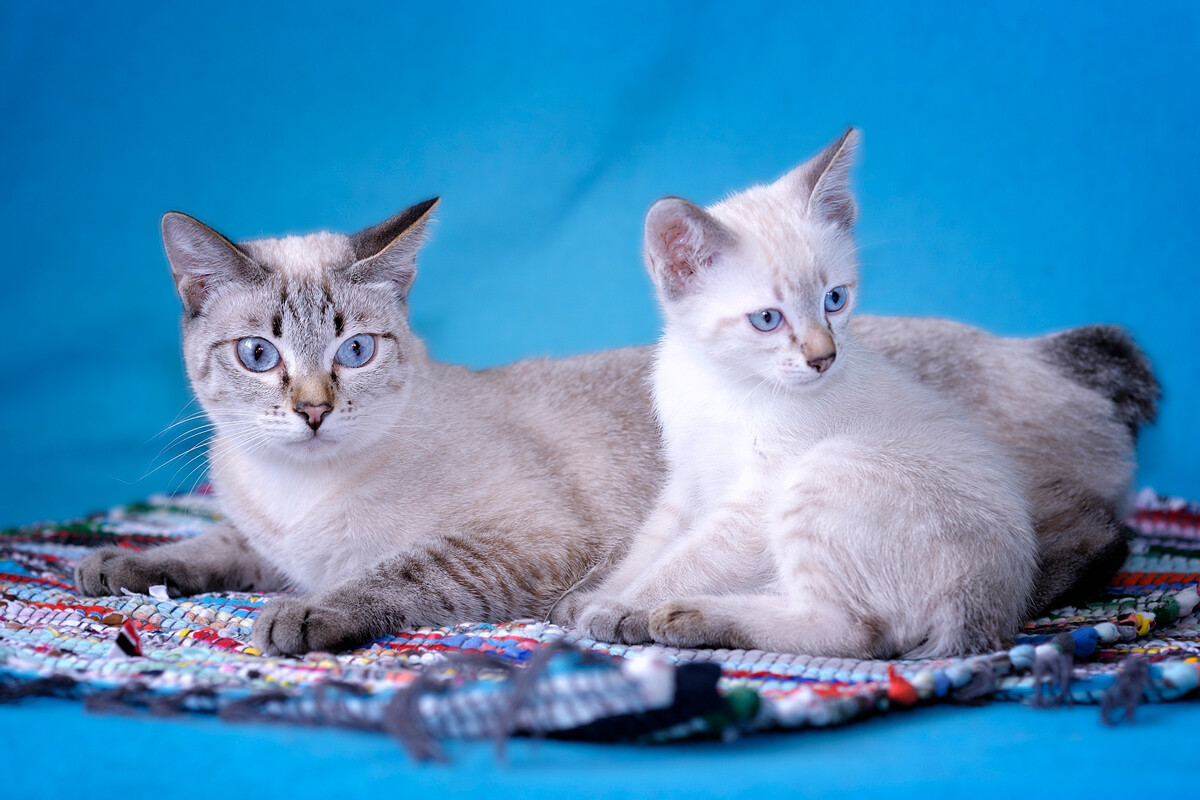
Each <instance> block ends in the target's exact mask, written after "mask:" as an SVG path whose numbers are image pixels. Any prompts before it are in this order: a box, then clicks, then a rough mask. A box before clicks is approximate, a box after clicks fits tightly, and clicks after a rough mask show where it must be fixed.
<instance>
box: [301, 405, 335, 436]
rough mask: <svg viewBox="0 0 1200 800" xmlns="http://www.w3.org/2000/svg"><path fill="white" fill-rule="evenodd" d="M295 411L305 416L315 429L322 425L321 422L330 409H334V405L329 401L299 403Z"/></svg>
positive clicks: (310, 425) (309, 424)
mask: <svg viewBox="0 0 1200 800" xmlns="http://www.w3.org/2000/svg"><path fill="white" fill-rule="evenodd" d="M295 411H296V413H297V414H300V415H301V416H303V417H304V421H305V423H307V424H308V427H310V428H312V429H313V430H314V431H315V430H316V429H317V428H319V427H321V423H322V422H323V421H324V420H325V417H326V416H327V415H328V414H329V412H330V411H333V406H331V405H329V403H297V404H296V408H295Z"/></svg>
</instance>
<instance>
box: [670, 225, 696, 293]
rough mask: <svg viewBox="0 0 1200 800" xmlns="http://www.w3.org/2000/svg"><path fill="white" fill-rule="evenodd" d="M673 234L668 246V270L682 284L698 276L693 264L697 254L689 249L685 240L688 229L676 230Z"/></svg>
mask: <svg viewBox="0 0 1200 800" xmlns="http://www.w3.org/2000/svg"><path fill="white" fill-rule="evenodd" d="M671 233H673V234H674V235H673V236H672V237H671V239H670V243H669V244H668V245H667V268H668V269H670V270H671V273H672V274H673V275H674V276H675V277H676V279H678V280H679V281H680V282H681V283H682V282H686V281H687V279H688V278H690V277H692V276H693V275H695V274H696V268H695V266H693V264H692V259H693V258H694V256H695V254H694V253H693V252H692V249H691V248H690V247H688V244H687V241H686V238H685V237H686V229H684V228H675V229H674V230H672V231H671Z"/></svg>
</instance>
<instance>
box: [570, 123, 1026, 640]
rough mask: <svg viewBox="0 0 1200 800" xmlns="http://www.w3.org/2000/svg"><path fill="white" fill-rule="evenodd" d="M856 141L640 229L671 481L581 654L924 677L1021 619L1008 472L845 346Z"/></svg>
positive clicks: (967, 422)
mask: <svg viewBox="0 0 1200 800" xmlns="http://www.w3.org/2000/svg"><path fill="white" fill-rule="evenodd" d="M856 141H857V134H856V133H855V132H854V131H853V130H850V131H847V132H846V134H844V135H843V136H842V138H841V139H839V140H838V141H837V142H835V143H834V144H833V145H831V146H830V147H829V148H827V149H826V150H825V151H824V152H822V153H821V154H820V155H818V156H817V157H816V158H814V159H813V160H812V161H810V162H808V163H806V164H804V165H802V166H801V167H799V168H797V169H796V170H794V171H792V172H790V173H788V174H787V175H785V176H784V177H783V178H781V179H780V180H779V181H777V182H775V183H774V184H772V185H770V186H758V187H754V188H751V189H748V190H746V191H744V192H742V193H740V194H737V195H735V196H733V197H730V198H729V199H727V200H725V201H723V202H721V203H718V204H717V205H715V206H713V207H711V208H709V209H707V210H704V209H701V208H698V207H696V206H694V205H692V204H691V203H688V202H686V201H684V200H679V199H676V198H668V199H666V200H662V201H660V202H658V203H657V204H655V205H654V207H653V208H651V209H650V212H649V214H648V216H647V219H646V245H645V252H646V261H647V266H648V268H649V272H650V275H651V277H652V278H653V280H654V282H655V285H656V287H657V289H658V296H659V300H660V302H661V305H662V309H663V315H664V317H665V329H664V333H663V337H662V342H661V344H660V345H659V349H658V352H657V355H656V358H655V366H654V370H653V382H654V398H655V406H656V409H657V412H658V417H659V419H660V421H661V423H662V426H663V440H664V444H665V452H666V456H667V465H668V477H667V482H666V486H665V487H664V489H663V492H662V494H661V496H660V498H659V501H658V505H657V508H656V510H655V511H654V513H653V514H652V515H651V517H650V519H649V520H648V522H647V523H646V525H645V526H643V528H642V530H641V532H640V533H639V534H638V537H637V539H636V540H635V542H634V544H633V546H632V548H631V550H630V552H629V555H628V556H627V557H626V559H625V561H624V562H622V564H621V565H620V566H619V567H618V569H617V570H616V572H615V573H614V574H613V575H612V576H610V577H609V578H608V579H607V580H606V581H605V582H604V584H603V585H602V586H601V587H600V588H599V590H598V591H597V592H595V593H592V594H587V595H583V596H581V597H579V598H574V599H570V600H568V601H567V603H568V605H569V607H572V608H581V609H582V610H581V611H579V612H578V615H577V624H578V626H579V627H580V628H581V629H582V630H583V631H584V632H586V633H587V634H588V635H590V636H592V637H594V638H597V639H602V640H608V641H613V640H616V641H624V642H630V643H636V642H642V641H647V640H653V641H655V642H659V643H662V644H667V645H675V646H683V647H694V646H699V645H708V646H716V647H734V648H745V649H762V650H768V651H791V652H803V653H811V654H816V655H825V656H848V657H858V658H870V657H894V656H898V655H904V656H907V657H911V658H930V657H940V656H951V655H961V654H965V653H975V652H986V651H990V650H994V649H997V648H998V647H1000V646H1001V645H1003V644H1004V643H1005V642H1006V641H1007V640H1008V638H1009V637H1010V635H1011V634H1012V633H1013V632H1014V631H1015V630H1016V629H1017V627H1018V626H1019V625H1020V624H1021V622H1022V621H1023V620H1024V618H1025V616H1026V614H1027V613H1028V612H1029V610H1030V608H1031V600H1032V594H1033V590H1034V580H1035V577H1036V574H1037V558H1038V556H1037V538H1036V536H1035V534H1034V529H1033V524H1032V519H1031V517H1030V512H1029V505H1028V502H1027V496H1028V495H1027V488H1026V486H1025V485H1024V481H1023V478H1022V474H1021V472H1020V470H1019V468H1018V465H1017V463H1016V461H1015V460H1014V459H1012V458H1010V456H1009V454H1008V453H1007V452H1005V451H1004V449H1003V448H1001V447H1000V446H998V445H997V444H996V443H994V442H993V441H992V440H991V439H989V438H988V436H987V435H986V433H985V431H984V427H983V426H982V425H980V424H979V423H977V422H976V421H974V420H972V419H971V418H970V417H969V416H968V415H967V413H966V412H965V410H964V409H963V408H962V407H961V406H960V405H956V404H954V403H952V402H951V401H950V400H949V399H948V398H947V397H945V396H943V395H940V394H938V393H937V392H936V391H935V390H933V389H931V388H930V387H928V386H926V385H923V384H921V383H920V382H919V381H918V380H917V378H916V377H915V376H914V375H913V374H912V373H911V372H908V371H906V370H905V369H903V368H902V367H901V366H900V365H898V364H897V363H895V362H894V361H892V360H891V359H890V358H888V357H887V356H886V355H884V354H882V353H880V352H877V351H875V350H872V349H871V348H870V347H869V346H868V345H865V344H863V343H862V342H860V341H858V339H857V337H856V336H855V335H854V334H853V333H852V332H851V330H850V329H849V327H848V326H849V320H850V315H851V313H852V311H853V309H854V306H855V303H856V301H857V298H858V295H859V278H858V268H857V263H856V256H855V248H854V243H853V240H852V237H851V228H852V226H853V223H854V221H855V216H856V212H855V203H854V199H853V197H852V196H851V194H850V191H849V187H848V183H847V178H848V171H849V165H850V160H851V156H852V153H853V151H854V147H855V143H856ZM568 615H569V616H576V615H575V614H574V613H572V612H568Z"/></svg>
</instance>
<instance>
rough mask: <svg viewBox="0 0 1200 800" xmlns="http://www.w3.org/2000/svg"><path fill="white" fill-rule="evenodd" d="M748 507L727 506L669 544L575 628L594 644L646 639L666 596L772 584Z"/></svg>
mask: <svg viewBox="0 0 1200 800" xmlns="http://www.w3.org/2000/svg"><path fill="white" fill-rule="evenodd" d="M755 519H756V514H755V513H754V506H753V504H742V503H730V504H727V505H725V506H723V507H722V508H721V510H720V511H719V512H718V513H717V514H716V515H715V516H714V517H713V519H712V520H711V521H710V522H708V523H707V524H703V525H701V526H700V527H698V528H696V529H695V530H692V531H690V532H688V533H687V534H685V535H683V536H681V537H679V538H677V539H675V540H674V541H672V542H670V543H669V544H668V546H667V547H666V549H665V550H664V552H663V553H662V554H661V555H660V556H659V557H658V558H657V559H656V560H655V561H654V562H653V563H652V564H648V565H644V566H643V567H642V569H640V570H638V571H637V574H636V577H635V578H634V579H633V580H632V581H630V582H629V583H628V585H626V586H625V587H624V588H623V589H622V590H621V591H620V592H618V593H615V594H612V595H604V596H602V597H600V598H598V599H597V601H596V602H594V603H592V604H591V605H589V606H587V607H586V608H584V609H583V610H582V611H581V612H580V615H579V619H578V622H577V625H576V627H577V628H578V629H579V630H581V631H582V632H583V633H585V634H586V635H587V636H589V637H591V638H593V639H596V640H598V641H609V642H622V643H625V644H638V643H642V642H647V641H649V640H650V610H651V609H652V608H654V607H655V606H656V605H658V604H659V603H661V602H663V601H664V600H666V599H668V598H671V597H679V596H686V595H693V594H705V593H708V592H713V591H718V590H722V589H729V590H738V589H745V588H747V587H751V586H762V585H764V584H766V583H767V582H769V581H770V580H771V562H770V559H769V557H768V556H767V554H766V541H765V540H764V538H763V536H762V534H761V531H760V530H759V529H758V526H757V525H756V524H755Z"/></svg>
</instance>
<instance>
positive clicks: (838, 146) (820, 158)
mask: <svg viewBox="0 0 1200 800" xmlns="http://www.w3.org/2000/svg"><path fill="white" fill-rule="evenodd" d="M859 138H860V137H859V134H858V131H856V130H854V128H847V129H846V132H845V133H843V134H842V135H841V137H840V138H839V139H838V140H837V141H836V142H834V143H833V144H831V145H829V146H828V147H826V148H825V149H824V150H822V151H821V152H820V153H818V154H817V155H816V156H815V157H814V158H812V159H810V160H809V161H807V162H805V163H804V164H801V165H800V166H798V167H796V168H795V169H794V170H792V171H791V172H789V173H788V174H787V175H785V176H784V177H783V180H785V181H788V182H789V183H790V184H791V186H792V190H793V191H794V192H795V193H796V194H797V195H799V197H800V198H801V200H802V201H803V202H804V204H805V208H807V209H808V213H809V214H810V215H812V216H813V217H815V218H817V219H820V220H824V221H825V222H831V223H833V224H835V225H838V226H840V227H843V228H847V229H848V228H850V227H852V226H853V225H854V221H855V219H857V217H858V206H857V205H856V204H855V202H854V195H852V194H850V163H851V162H852V161H853V160H854V151H855V150H856V149H857V147H858V140H859Z"/></svg>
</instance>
